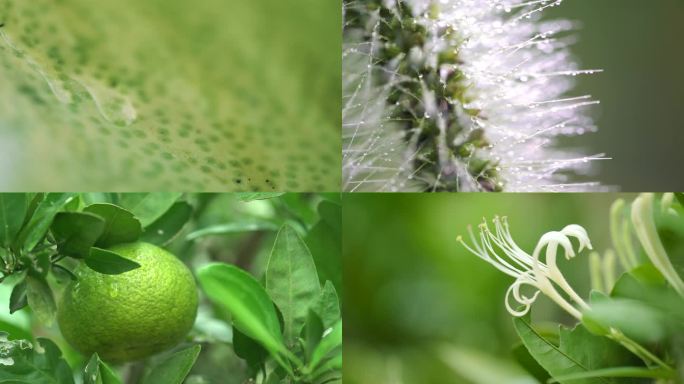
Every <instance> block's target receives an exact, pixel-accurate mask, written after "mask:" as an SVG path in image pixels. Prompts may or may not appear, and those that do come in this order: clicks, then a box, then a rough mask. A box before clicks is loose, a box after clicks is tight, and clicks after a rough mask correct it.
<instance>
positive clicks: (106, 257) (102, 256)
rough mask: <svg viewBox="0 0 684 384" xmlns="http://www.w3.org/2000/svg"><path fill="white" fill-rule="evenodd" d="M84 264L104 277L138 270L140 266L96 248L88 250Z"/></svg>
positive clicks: (110, 252)
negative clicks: (104, 275)
mask: <svg viewBox="0 0 684 384" xmlns="http://www.w3.org/2000/svg"><path fill="white" fill-rule="evenodd" d="M85 263H86V265H87V266H88V267H89V268H90V269H92V270H94V271H97V272H100V273H104V274H106V275H118V274H121V273H124V272H128V271H131V270H133V269H136V268H140V264H138V263H136V262H135V261H133V260H129V259H127V258H125V257H123V256H120V255H118V254H116V253H114V252H112V251H108V250H106V249H101V248H97V247H93V248H91V249H90V254H89V255H88V257H87V258H86V259H85Z"/></svg>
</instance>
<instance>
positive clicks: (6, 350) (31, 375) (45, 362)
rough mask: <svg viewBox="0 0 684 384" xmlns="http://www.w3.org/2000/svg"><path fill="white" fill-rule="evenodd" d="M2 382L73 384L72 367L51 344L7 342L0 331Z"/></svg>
mask: <svg viewBox="0 0 684 384" xmlns="http://www.w3.org/2000/svg"><path fill="white" fill-rule="evenodd" d="M0 383H11V384H73V383H74V378H73V375H72V372H71V368H70V367H69V365H68V364H67V362H66V361H65V360H64V359H63V358H62V352H61V351H60V350H59V348H58V347H57V345H55V343H53V342H52V341H50V340H48V339H44V338H38V339H37V341H36V343H35V345H32V344H31V342H29V341H27V340H15V341H8V340H7V334H6V333H3V332H0Z"/></svg>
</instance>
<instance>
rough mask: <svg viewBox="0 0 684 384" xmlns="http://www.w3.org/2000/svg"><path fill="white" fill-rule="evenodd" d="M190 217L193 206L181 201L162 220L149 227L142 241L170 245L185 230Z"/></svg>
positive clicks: (159, 219)
mask: <svg viewBox="0 0 684 384" xmlns="http://www.w3.org/2000/svg"><path fill="white" fill-rule="evenodd" d="M190 216H192V206H191V205H190V204H188V203H186V202H184V201H179V202H177V203H175V204H173V205H172V206H171V208H169V210H168V211H166V213H164V214H163V215H162V216H161V217H160V218H158V219H157V220H155V221H154V222H153V223H152V224H150V225H148V226H147V227H146V228H145V230H144V231H143V234H142V236H141V237H140V239H141V240H143V241H146V242H148V243H152V244H157V245H165V244H168V243H169V242H171V240H173V239H174V238H175V237H176V235H177V234H178V233H179V232H180V231H181V230H182V229H183V227H184V226H185V223H187V221H188V220H190Z"/></svg>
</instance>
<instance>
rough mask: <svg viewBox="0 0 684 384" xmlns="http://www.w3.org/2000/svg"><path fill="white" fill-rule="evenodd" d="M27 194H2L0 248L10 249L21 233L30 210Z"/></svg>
mask: <svg viewBox="0 0 684 384" xmlns="http://www.w3.org/2000/svg"><path fill="white" fill-rule="evenodd" d="M28 203H29V201H28V196H27V195H26V194H25V193H0V246H1V247H4V248H8V247H9V246H10V245H12V244H13V242H14V238H15V237H16V236H17V233H19V230H20V229H21V225H22V224H23V223H24V217H25V216H26V211H27V209H28Z"/></svg>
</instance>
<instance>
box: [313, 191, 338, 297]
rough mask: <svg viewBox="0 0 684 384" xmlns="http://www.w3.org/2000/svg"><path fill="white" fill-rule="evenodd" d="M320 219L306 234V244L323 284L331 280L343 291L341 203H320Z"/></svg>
mask: <svg viewBox="0 0 684 384" xmlns="http://www.w3.org/2000/svg"><path fill="white" fill-rule="evenodd" d="M318 215H319V216H320V220H319V221H318V222H317V223H316V224H315V225H314V226H313V228H311V230H310V231H309V233H308V234H307V235H306V239H305V240H306V245H307V246H308V247H309V250H311V256H313V258H314V262H315V263H316V269H317V270H318V277H319V278H320V282H321V284H323V283H324V282H325V281H326V280H330V281H331V282H332V283H333V284H334V285H335V288H336V290H337V291H338V292H340V293H341V292H342V229H341V228H342V209H341V206H340V205H339V204H336V203H333V202H330V201H322V202H321V203H319V204H318Z"/></svg>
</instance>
